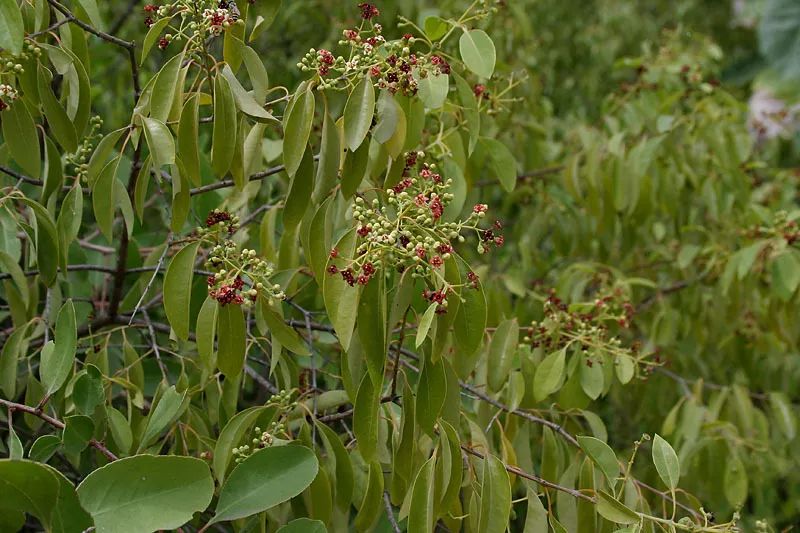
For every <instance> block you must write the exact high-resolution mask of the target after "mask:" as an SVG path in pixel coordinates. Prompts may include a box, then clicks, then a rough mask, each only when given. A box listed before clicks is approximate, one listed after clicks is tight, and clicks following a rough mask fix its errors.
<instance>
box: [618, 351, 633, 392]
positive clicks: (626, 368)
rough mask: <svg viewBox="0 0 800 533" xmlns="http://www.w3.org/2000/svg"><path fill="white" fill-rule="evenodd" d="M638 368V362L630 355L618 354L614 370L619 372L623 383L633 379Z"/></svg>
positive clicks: (620, 380) (619, 377)
mask: <svg viewBox="0 0 800 533" xmlns="http://www.w3.org/2000/svg"><path fill="white" fill-rule="evenodd" d="M635 370H636V362H635V361H634V360H633V357H631V356H630V355H626V354H622V355H619V356H617V360H616V361H615V363H614V371H615V372H616V374H617V379H618V380H619V382H620V383H622V384H623V385H625V384H627V383H628V382H630V380H631V379H633V374H634V371H635Z"/></svg>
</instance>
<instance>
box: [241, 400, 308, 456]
mask: <svg viewBox="0 0 800 533" xmlns="http://www.w3.org/2000/svg"><path fill="white" fill-rule="evenodd" d="M270 404H272V405H274V406H275V407H277V408H278V414H277V416H276V418H275V420H273V421H272V422H271V423H270V425H269V427H268V428H267V429H265V430H262V429H261V428H260V427H258V426H256V427H255V428H253V439H252V441H251V444H252V447H251V445H250V444H243V445H242V446H239V447H237V448H234V449H233V450H231V453H233V456H234V462H235V463H236V464H238V463H241V462H242V461H244V460H245V459H247V458H248V457H249V456H251V455H252V454H253V453H255V452H256V451H258V450H260V449H263V448H267V447H269V446H272V445H273V444H274V443H275V439H276V438H277V439H283V440H289V439H291V435H289V433H288V431H287V428H286V418H287V416H288V414H289V412H290V411H291V410H292V409H293V408H294V407H296V406H297V402H295V401H292V391H287V390H282V391H280V392H279V393H278V394H275V395H273V396H272V397H271V398H270V399H269V400H268V402H267V405H270Z"/></svg>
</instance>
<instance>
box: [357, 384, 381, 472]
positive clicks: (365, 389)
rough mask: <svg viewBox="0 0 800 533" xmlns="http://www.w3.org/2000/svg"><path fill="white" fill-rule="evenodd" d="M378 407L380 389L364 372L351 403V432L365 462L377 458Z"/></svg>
mask: <svg viewBox="0 0 800 533" xmlns="http://www.w3.org/2000/svg"><path fill="white" fill-rule="evenodd" d="M379 407H380V390H377V389H376V388H375V385H374V384H373V382H372V380H371V379H370V377H369V374H364V377H363V378H362V379H361V385H359V387H358V394H357V395H356V401H355V403H354V404H353V433H354V434H355V436H356V439H357V441H358V450H359V451H360V452H361V456H362V457H363V458H364V460H365V461H367V462H369V461H372V460H373V459H375V458H377V450H378V409H379Z"/></svg>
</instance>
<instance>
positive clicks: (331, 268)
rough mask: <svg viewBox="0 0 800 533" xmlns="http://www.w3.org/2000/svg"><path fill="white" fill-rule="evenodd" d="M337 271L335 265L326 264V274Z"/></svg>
mask: <svg viewBox="0 0 800 533" xmlns="http://www.w3.org/2000/svg"><path fill="white" fill-rule="evenodd" d="M337 272H339V269H338V268H336V265H328V274H336V273H337Z"/></svg>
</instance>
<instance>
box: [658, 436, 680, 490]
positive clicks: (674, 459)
mask: <svg viewBox="0 0 800 533" xmlns="http://www.w3.org/2000/svg"><path fill="white" fill-rule="evenodd" d="M653 464H655V465H656V471H657V472H658V475H659V477H661V481H663V482H664V484H665V485H666V486H667V487H669V489H670V490H675V488H676V487H677V486H678V480H679V479H680V477H681V465H680V462H679V461H678V454H676V453H675V450H673V449H672V446H670V445H669V443H668V442H667V441H665V440H664V439H663V438H662V437H661V435H658V434H656V436H655V437H653Z"/></svg>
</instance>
